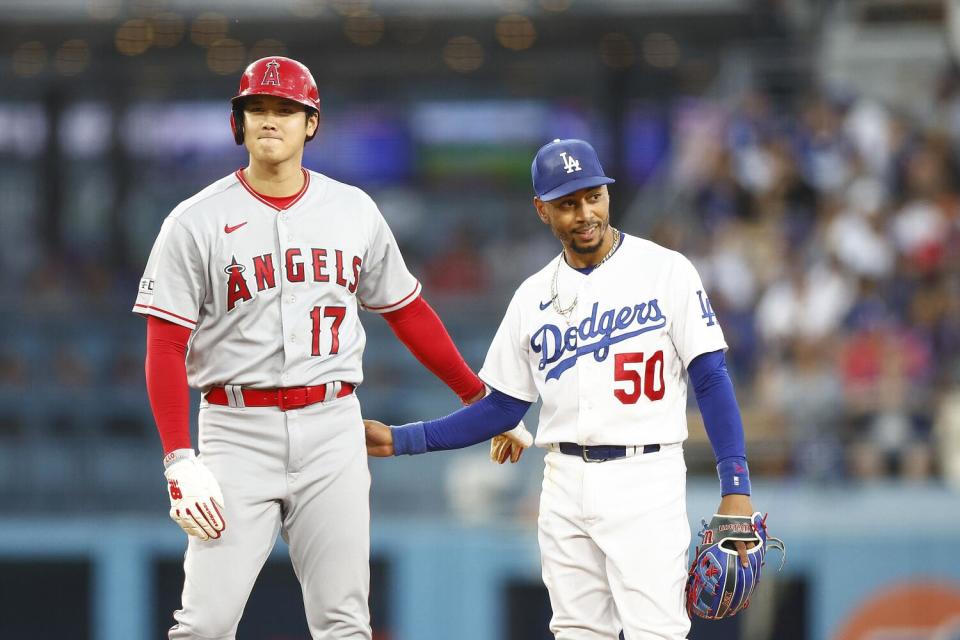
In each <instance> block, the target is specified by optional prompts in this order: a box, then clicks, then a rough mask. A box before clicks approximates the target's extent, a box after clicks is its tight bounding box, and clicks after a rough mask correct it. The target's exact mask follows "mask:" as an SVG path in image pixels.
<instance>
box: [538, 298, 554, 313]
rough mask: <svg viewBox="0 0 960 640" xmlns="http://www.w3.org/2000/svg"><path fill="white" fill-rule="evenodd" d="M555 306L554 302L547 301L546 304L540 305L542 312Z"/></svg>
mask: <svg viewBox="0 0 960 640" xmlns="http://www.w3.org/2000/svg"><path fill="white" fill-rule="evenodd" d="M552 304H553V300H547V301H546V302H541V303H540V311H546V310H547V307H549V306H550V305H552Z"/></svg>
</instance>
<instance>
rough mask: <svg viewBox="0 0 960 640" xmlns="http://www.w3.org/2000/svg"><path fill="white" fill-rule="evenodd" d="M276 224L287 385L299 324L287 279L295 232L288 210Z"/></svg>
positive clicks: (283, 373) (283, 368)
mask: <svg viewBox="0 0 960 640" xmlns="http://www.w3.org/2000/svg"><path fill="white" fill-rule="evenodd" d="M276 225H277V244H278V246H279V247H280V256H279V257H280V265H279V271H280V274H279V276H280V277H279V278H278V279H279V281H280V292H279V293H280V295H279V296H278V300H277V301H278V302H279V303H280V335H281V336H283V338H284V340H283V364H282V365H281V376H280V381H281V384H282V385H283V386H285V387H287V386H290V384H291V375H290V373H289V368H290V365H291V364H292V363H294V362H296V359H295V355H294V353H292V351H293V348H292V347H293V346H294V345H295V343H296V336H295V334H294V333H293V331H292V328H293V327H295V326H296V324H297V323H296V319H295V318H294V317H293V314H294V313H296V309H295V308H294V307H293V303H294V302H295V301H296V296H295V295H294V294H293V293H292V292H291V291H290V289H291V288H292V287H293V283H291V282H289V281H288V280H287V276H288V275H289V274H288V271H287V251H288V250H289V249H290V241H291V238H292V237H293V233H292V231H291V230H290V228H289V227H290V225H289V222H288V216H287V214H286V212H282V211H281V212H280V213H278V214H277V221H276ZM288 334H289V335H288Z"/></svg>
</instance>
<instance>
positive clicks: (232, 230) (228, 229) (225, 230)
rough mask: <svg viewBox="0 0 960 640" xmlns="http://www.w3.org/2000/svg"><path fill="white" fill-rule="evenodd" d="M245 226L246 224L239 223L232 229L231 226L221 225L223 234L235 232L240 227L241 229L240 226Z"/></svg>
mask: <svg viewBox="0 0 960 640" xmlns="http://www.w3.org/2000/svg"><path fill="white" fill-rule="evenodd" d="M245 224H247V223H246V222H241V223H240V224H238V225H235V226H233V227H231V226H230V225H228V224H225V225H223V232H224V233H233V232H234V231H236V230H237V229H239V228H240V227H242V226H243V225H245Z"/></svg>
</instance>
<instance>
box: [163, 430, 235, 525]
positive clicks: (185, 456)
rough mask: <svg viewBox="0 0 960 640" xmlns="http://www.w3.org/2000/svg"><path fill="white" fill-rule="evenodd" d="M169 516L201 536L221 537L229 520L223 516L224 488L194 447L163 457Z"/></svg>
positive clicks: (178, 450)
mask: <svg viewBox="0 0 960 640" xmlns="http://www.w3.org/2000/svg"><path fill="white" fill-rule="evenodd" d="M164 465H166V467H167V468H166V470H165V471H164V472H163V475H164V476H166V478H167V491H168V493H169V494H170V517H171V518H172V519H173V521H174V522H176V523H177V524H178V525H180V528H182V529H183V530H184V531H186V532H187V534H188V535H191V536H196V537H197V538H200V539H201V540H210V539H216V538H219V537H220V536H221V535H222V534H223V530H224V529H226V528H227V523H226V521H225V520H224V519H223V492H221V491H220V485H219V484H218V483H217V479H216V478H214V477H213V474H212V473H210V470H209V469H207V468H206V467H205V466H204V465H203V463H202V462H200V461H199V460H197V458H196V454H195V453H194V452H193V449H177V450H176V451H172V452H170V453H169V454H167V456H166V458H164Z"/></svg>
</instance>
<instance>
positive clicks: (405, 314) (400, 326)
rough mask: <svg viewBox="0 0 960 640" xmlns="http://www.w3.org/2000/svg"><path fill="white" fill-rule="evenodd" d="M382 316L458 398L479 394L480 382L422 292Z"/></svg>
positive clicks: (414, 353)
mask: <svg viewBox="0 0 960 640" xmlns="http://www.w3.org/2000/svg"><path fill="white" fill-rule="evenodd" d="M383 318H384V320H386V321H387V323H388V324H389V325H390V328H391V329H393V332H394V333H395V334H396V335H397V338H398V339H399V340H400V342H402V343H403V344H404V345H406V347H407V349H409V350H410V353H412V354H413V355H414V357H415V358H416V359H417V360H419V361H420V363H421V364H422V365H423V366H424V367H426V368H427V369H428V370H429V371H430V372H431V373H433V374H434V375H435V376H437V377H438V378H440V380H442V381H443V382H444V384H446V385H447V386H448V387H450V389H452V390H453V392H454V393H456V394H457V396H459V397H460V399H461V400H463V401H464V402H467V401H469V400H472V399H473V398H475V397H476V396H478V395H480V393H481V391H482V389H483V382H482V381H481V380H480V378H478V377H477V375H476V374H475V373H474V372H473V371H472V370H471V369H470V367H469V366H467V363H466V361H464V359H463V356H462V355H460V351H459V350H457V347H456V345H455V344H454V343H453V339H452V338H451V337H450V334H449V333H447V328H446V327H445V326H443V322H441V321H440V317H439V316H438V315H437V314H436V312H435V311H434V310H433V308H431V307H430V305H429V304H427V301H426V300H424V299H423V297H422V296H421V297H418V298H417V299H416V300H414V301H413V302H411V303H410V304H408V305H407V306H405V307H403V308H402V309H398V310H397V311H392V312H390V313H385V314H383Z"/></svg>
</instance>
